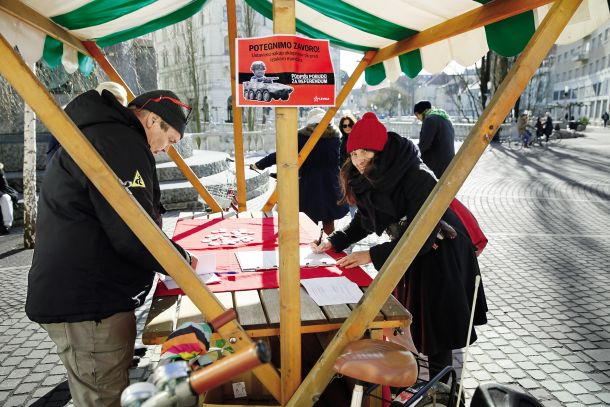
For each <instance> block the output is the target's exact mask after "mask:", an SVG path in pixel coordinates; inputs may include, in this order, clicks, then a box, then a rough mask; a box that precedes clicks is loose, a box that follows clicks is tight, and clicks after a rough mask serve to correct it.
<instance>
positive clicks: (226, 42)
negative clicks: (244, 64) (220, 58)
mask: <svg viewBox="0 0 610 407" xmlns="http://www.w3.org/2000/svg"><path fill="white" fill-rule="evenodd" d="M228 54H229V36H228V35H225V55H228Z"/></svg>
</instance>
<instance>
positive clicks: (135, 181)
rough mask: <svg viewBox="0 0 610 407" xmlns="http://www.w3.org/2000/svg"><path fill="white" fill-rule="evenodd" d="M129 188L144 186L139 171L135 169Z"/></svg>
mask: <svg viewBox="0 0 610 407" xmlns="http://www.w3.org/2000/svg"><path fill="white" fill-rule="evenodd" d="M129 187H130V188H146V185H145V184H144V179H143V178H142V176H141V175H140V171H138V170H136V175H134V177H133V181H131V185H130V186H129Z"/></svg>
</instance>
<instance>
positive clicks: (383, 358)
mask: <svg viewBox="0 0 610 407" xmlns="http://www.w3.org/2000/svg"><path fill="white" fill-rule="evenodd" d="M333 368H334V369H335V371H336V372H337V373H339V374H342V375H344V376H348V377H351V378H353V379H357V380H360V381H364V382H367V383H375V384H381V385H384V386H392V387H409V386H412V385H413V384H414V383H415V381H416V380H417V375H418V369H417V361H416V360H415V356H414V355H413V353H411V352H410V351H408V350H407V349H406V348H405V347H403V346H401V345H399V344H397V343H393V342H387V341H381V340H377V339H361V340H359V341H355V342H352V343H350V344H349V345H347V346H346V347H345V349H343V352H342V353H341V355H339V357H338V358H337V360H336V361H335V364H334V365H333Z"/></svg>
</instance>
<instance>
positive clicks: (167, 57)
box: [162, 49, 169, 67]
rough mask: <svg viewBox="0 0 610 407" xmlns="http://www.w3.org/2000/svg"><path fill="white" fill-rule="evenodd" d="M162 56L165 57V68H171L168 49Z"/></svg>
mask: <svg viewBox="0 0 610 407" xmlns="http://www.w3.org/2000/svg"><path fill="white" fill-rule="evenodd" d="M162 56H163V66H164V67H166V66H169V56H168V53H167V50H166V49H164V50H163V53H162Z"/></svg>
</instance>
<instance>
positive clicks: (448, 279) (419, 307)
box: [330, 133, 487, 355]
mask: <svg viewBox="0 0 610 407" xmlns="http://www.w3.org/2000/svg"><path fill="white" fill-rule="evenodd" d="M388 135H389V138H388V142H387V143H386V145H385V147H384V150H383V151H382V152H380V153H378V154H377V156H376V157H375V159H374V165H375V169H374V170H373V172H372V173H370V174H369V175H370V177H371V178H372V179H374V180H376V181H375V182H373V184H371V182H370V181H368V180H367V178H365V177H364V176H361V175H360V174H358V173H357V172H356V170H355V169H353V172H352V173H350V174H351V175H350V177H349V179H350V181H349V185H350V186H351V187H352V190H353V191H354V193H355V196H356V201H357V205H358V212H357V213H356V216H355V217H354V219H353V220H352V222H351V223H350V224H349V225H348V226H347V227H346V228H345V229H344V230H342V231H339V232H335V233H334V234H333V235H332V236H331V237H330V241H331V243H332V244H333V247H334V248H335V250H337V251H341V250H343V249H345V248H346V247H348V246H349V245H350V244H351V243H354V242H357V241H359V240H361V239H362V238H364V237H365V236H367V235H368V234H370V233H373V232H375V233H377V234H378V235H380V234H381V233H382V232H383V231H384V230H386V229H387V228H388V227H392V228H394V229H396V228H397V229H398V230H399V236H396V238H394V239H392V240H391V241H389V242H386V243H381V244H378V245H375V246H372V247H371V248H370V255H371V259H372V262H373V265H374V266H375V268H376V269H377V270H380V269H381V267H382V266H383V263H384V262H385V261H386V259H387V258H388V257H389V255H390V253H391V252H392V250H393V249H394V247H395V246H396V244H397V243H398V240H399V238H400V236H401V235H402V233H404V231H405V230H406V228H407V227H408V225H409V223H410V221H411V220H412V219H414V217H415V215H416V214H417V212H418V211H419V209H420V207H421V206H422V205H423V203H424V201H425V200H426V198H427V197H428V195H429V194H430V192H431V191H432V189H433V188H434V186H435V185H436V182H437V181H436V179H435V177H434V175H433V174H432V172H431V171H430V170H429V169H428V167H426V166H425V165H424V164H423V163H422V162H421V159H420V158H419V156H418V153H417V148H416V146H415V145H414V144H413V143H412V142H411V141H410V140H408V139H405V138H402V137H400V136H399V135H397V134H395V133H388ZM401 220H402V222H401ZM443 220H445V221H446V222H447V223H449V224H450V225H451V226H453V227H454V228H455V229H456V231H457V234H458V236H457V237H456V238H455V239H449V238H445V239H444V240H439V239H437V237H436V236H437V231H438V228H435V230H434V231H433V232H432V234H431V235H430V236H429V237H428V239H427V241H426V243H424V246H423V247H422V249H421V250H420V252H419V254H418V255H417V257H416V258H415V260H414V261H413V263H412V264H411V266H410V267H409V268H408V269H407V271H406V272H405V274H404V276H403V277H402V279H401V280H400V282H399V284H398V286H397V287H396V291H395V295H396V296H397V298H398V299H399V300H400V301H401V302H402V303H403V304H404V305H405V306H406V307H407V309H408V310H409V311H410V312H411V313H412V314H413V323H412V325H411V333H412V336H413V340H414V342H415V345H416V346H417V348H418V350H419V351H421V352H423V353H425V354H427V355H433V354H436V353H438V352H441V351H445V350H449V349H458V348H461V347H464V346H465V345H466V336H467V333H468V325H469V319H470V310H471V304H472V298H473V293H474V281H475V277H476V276H477V275H480V272H479V266H478V262H477V258H476V256H475V253H474V247H473V245H472V242H471V241H470V238H469V237H468V233H467V232H466V230H465V228H464V226H463V225H462V223H461V222H460V221H459V219H458V218H457V216H456V215H455V214H454V213H453V212H452V211H451V210H450V209H447V211H446V212H445V214H444V216H443ZM435 244H436V245H437V246H438V247H437V248H433V246H434V245H435ZM486 311H487V305H486V300H485V294H484V291H483V286H482V285H481V286H480V288H479V295H478V299H477V303H476V312H475V318H474V324H475V325H482V324H484V323H486V322H487V318H486V315H485V313H486ZM475 340H476V335H475V334H474V332H473V335H472V337H471V342H474V341H475Z"/></svg>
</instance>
